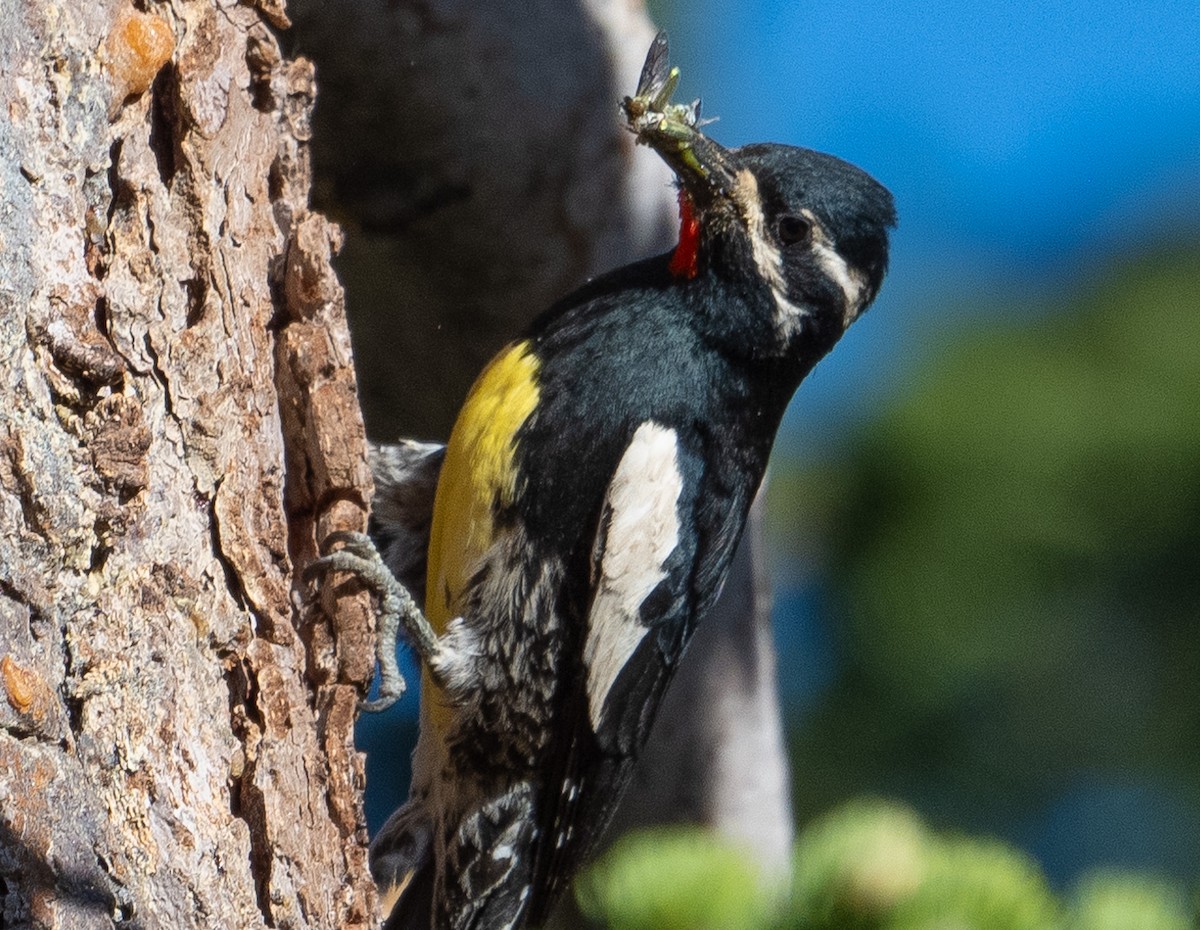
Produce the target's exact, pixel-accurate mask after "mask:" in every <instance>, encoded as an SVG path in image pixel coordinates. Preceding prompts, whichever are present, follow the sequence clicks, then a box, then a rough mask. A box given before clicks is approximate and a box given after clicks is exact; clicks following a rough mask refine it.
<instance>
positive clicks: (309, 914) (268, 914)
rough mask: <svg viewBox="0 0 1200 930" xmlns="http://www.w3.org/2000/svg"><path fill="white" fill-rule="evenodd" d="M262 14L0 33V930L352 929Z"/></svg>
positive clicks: (325, 262)
mask: <svg viewBox="0 0 1200 930" xmlns="http://www.w3.org/2000/svg"><path fill="white" fill-rule="evenodd" d="M275 2H276V0H260V2H259V4H258V5H257V6H252V5H246V4H237V3H234V2H228V0H215V2H214V0H170V2H163V3H153V4H149V8H150V9H151V10H152V12H151V13H150V14H145V13H140V12H137V11H136V10H135V9H134V7H132V6H119V5H117V4H116V3H114V2H111V0H108V2H98V3H78V4H61V5H60V4H57V3H54V2H52V0H26V2H18V3H8V4H6V5H5V6H4V8H3V11H2V12H0V71H2V75H0V211H2V213H0V215H2V216H3V220H2V221H0V377H2V378H3V391H4V395H3V399H4V404H3V409H2V410H0V682H2V684H3V691H4V699H2V700H0V926H4V927H25V926H33V927H64V928H71V930H77V928H88V927H107V926H113V925H114V924H120V925H123V926H138V927H146V928H151V927H172V928H185V927H228V928H238V930H240V928H251V927H268V926H270V927H294V928H333V927H339V928H340V927H365V926H368V925H370V924H371V923H372V921H373V916H372V913H373V910H374V900H373V895H374V892H373V890H372V887H371V884H370V881H369V878H368V876H367V873H366V867H365V846H364V840H365V836H364V834H365V829H364V825H363V818H362V811H361V807H360V798H361V788H362V780H363V775H362V772H363V769H362V760H361V758H360V757H359V756H358V755H357V754H356V752H355V751H354V746H353V742H352V725H353V721H354V716H355V704H356V701H357V700H358V698H359V696H360V695H361V693H362V691H363V689H364V688H365V686H366V684H367V682H368V681H369V679H370V676H371V672H372V668H373V662H372V653H371V642H372V636H371V630H370V625H369V624H370V620H369V617H370V612H369V609H368V606H369V605H368V604H367V601H366V598H365V596H364V595H361V594H354V595H352V596H347V597H346V598H343V599H342V603H341V604H339V605H338V610H337V611H336V612H335V611H333V610H329V611H323V610H317V609H315V608H313V607H312V606H309V605H304V604H302V603H301V599H300V598H299V597H298V596H297V595H298V594H299V593H300V588H299V587H298V584H297V582H296V579H295V574H294V568H295V566H296V565H300V564H303V563H304V562H305V561H306V560H307V559H309V558H310V557H311V556H312V554H313V552H314V541H315V540H316V539H319V538H321V537H322V536H324V534H325V533H327V532H329V531H330V530H334V529H351V530H357V529H362V528H363V526H364V523H365V513H366V501H367V499H368V498H369V494H370V477H369V473H368V472H367V469H366V463H365V458H364V438H363V429H362V422H361V418H360V416H359V413H358V406H357V402H356V399H355V384H354V377H353V371H352V367H351V358H350V345H349V340H348V336H347V331H346V326H345V318H344V313H343V301H342V293H341V288H340V286H339V285H338V283H337V281H336V279H335V278H334V276H333V274H332V271H331V270H330V266H329V260H330V255H331V252H332V251H333V250H334V249H335V248H336V246H337V242H338V233H337V231H336V229H335V228H334V227H332V226H331V225H330V224H329V223H327V222H326V221H325V220H324V219H323V218H322V217H320V216H319V215H316V214H314V213H311V212H309V211H308V209H307V207H306V203H307V198H308V192H309V183H310V175H309V162H308V156H307V152H306V147H307V142H308V126H309V115H310V110H311V107H312V102H313V71H312V68H311V66H310V65H309V64H308V63H307V62H305V61H303V60H296V61H287V60H285V59H284V58H283V57H282V56H281V54H280V52H279V49H278V46H277V44H276V40H275V38H274V35H273V33H272V31H271V29H270V28H269V26H270V25H274V26H283V25H285V24H286V23H285V20H284V18H283V12H282V8H281V6H277V5H275ZM326 606H328V607H332V605H326ZM334 613H336V615H337V617H338V623H337V624H333V623H332V622H330V621H329V620H327V619H326V617H327V616H331V615H333V614H334Z"/></svg>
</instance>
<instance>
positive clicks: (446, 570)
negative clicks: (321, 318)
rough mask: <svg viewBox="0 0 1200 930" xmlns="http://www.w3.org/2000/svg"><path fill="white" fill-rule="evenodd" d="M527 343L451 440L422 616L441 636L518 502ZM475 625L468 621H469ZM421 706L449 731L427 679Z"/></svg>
mask: <svg viewBox="0 0 1200 930" xmlns="http://www.w3.org/2000/svg"><path fill="white" fill-rule="evenodd" d="M530 348H531V347H530V345H529V343H528V342H518V343H514V344H513V345H511V346H509V347H508V348H507V349H504V350H503V351H502V352H501V353H500V354H499V355H497V356H496V357H495V358H494V359H492V361H491V362H490V363H489V364H488V366H487V368H485V369H484V370H483V372H482V374H480V376H479V378H478V379H477V380H476V382H475V385H474V387H472V388H471V391H470V393H469V394H468V395H467V399H466V401H465V402H464V403H463V408H462V410H461V412H460V413H459V415H458V420H457V422H455V424H454V429H453V430H452V431H451V433H450V442H449V443H448V444H447V447H446V460H445V462H444V464H443V465H442V474H441V478H440V480H439V481H438V489H437V495H436V497H435V498H434V506H433V526H432V528H431V530H430V534H429V573H428V575H427V576H426V588H425V592H426V593H425V613H426V615H427V616H428V617H429V621H430V623H432V624H433V628H434V629H435V630H436V631H437V632H438V633H442V632H444V631H445V629H446V624H448V623H449V622H450V621H451V620H453V619H454V618H455V617H457V616H458V605H459V603H460V599H461V597H462V594H463V592H464V590H465V588H466V586H467V583H468V582H469V581H470V579H471V577H472V576H473V575H474V574H475V572H476V570H477V569H478V568H479V565H480V561H481V560H482V559H483V557H484V555H485V554H486V553H487V551H488V550H489V549H490V548H491V546H492V543H493V541H494V538H495V516H494V515H495V512H496V509H497V507H505V506H508V505H511V504H512V502H513V499H514V497H515V494H516V487H517V472H516V451H517V447H516V434H517V431H518V430H519V429H520V428H521V426H522V425H523V424H524V423H525V421H526V420H527V419H528V418H529V415H530V414H531V413H532V412H533V410H534V408H535V407H536V406H537V402H538V360H537V357H536V356H534V355H533V354H532V352H531V351H530ZM467 619H468V620H470V618H467ZM422 694H423V695H424V697H423V698H422V704H423V705H425V707H424V709H425V710H426V712H429V713H432V717H433V722H434V723H435V725H438V726H445V725H446V723H447V722H448V720H447V715H448V712H447V710H446V708H445V706H444V702H443V701H441V700H440V695H439V694H438V693H437V692H436V689H435V688H434V687H433V685H432V683H431V682H430V681H429V676H428V674H426V675H425V679H424V687H423V689H422Z"/></svg>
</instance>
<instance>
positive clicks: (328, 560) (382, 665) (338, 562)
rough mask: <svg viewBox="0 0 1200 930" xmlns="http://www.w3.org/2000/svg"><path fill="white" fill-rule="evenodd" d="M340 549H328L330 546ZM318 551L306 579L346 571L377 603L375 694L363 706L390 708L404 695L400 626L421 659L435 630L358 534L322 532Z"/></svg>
mask: <svg viewBox="0 0 1200 930" xmlns="http://www.w3.org/2000/svg"><path fill="white" fill-rule="evenodd" d="M339 544H340V548H338V549H336V550H333V551H330V550H331V548H332V547H333V546H335V545H339ZM321 551H322V553H323V555H322V556H321V557H320V558H318V559H314V560H313V561H312V562H310V563H309V564H308V565H306V566H305V568H304V573H303V578H304V581H305V582H306V583H308V584H313V583H317V582H319V581H321V580H322V579H324V578H325V577H326V576H327V575H328V574H329V573H330V572H346V573H347V574H350V575H353V576H354V577H355V578H357V579H358V580H359V581H360V582H361V583H362V584H364V585H365V586H366V587H367V588H368V589H369V590H370V591H371V593H372V594H373V595H374V596H375V598H376V600H377V602H378V605H379V606H378V617H377V620H376V637H375V657H376V661H378V663H379V678H380V684H379V697H378V698H376V699H375V700H373V701H367V700H364V701H363V702H362V704H361V707H362V709H363V710H364V711H367V712H370V713H375V712H378V711H381V710H386V709H387V708H389V707H391V706H392V705H393V704H394V703H396V701H397V700H399V699H400V697H401V696H402V695H403V694H404V691H405V688H406V685H405V682H404V676H403V675H401V674H400V667H399V665H398V664H397V662H396V642H397V639H398V637H399V634H400V630H401V629H403V630H404V632H405V634H406V636H407V638H408V640H409V641H410V642H411V643H412V645H413V648H414V649H416V651H417V653H418V655H420V656H421V658H422V659H423V660H428V658H429V657H430V656H431V655H432V654H433V653H434V651H435V650H436V643H437V635H436V634H435V633H434V632H433V628H432V627H431V626H430V624H429V620H428V619H426V617H425V614H424V613H422V612H421V608H420V607H418V606H417V603H416V601H414V600H413V598H412V595H411V594H409V593H408V590H407V589H406V588H405V587H404V586H403V585H401V584H400V582H398V581H397V580H396V578H395V576H394V575H393V574H392V573H391V571H390V570H389V569H388V567H387V566H386V565H385V564H384V563H383V559H382V558H381V557H380V555H379V552H378V550H377V549H376V548H375V544H374V543H372V542H371V538H370V537H369V536H367V535H366V534H364V533H347V532H335V533H330V534H329V535H328V536H327V537H325V540H324V543H323V544H322V547H321Z"/></svg>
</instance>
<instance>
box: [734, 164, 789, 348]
mask: <svg viewBox="0 0 1200 930" xmlns="http://www.w3.org/2000/svg"><path fill="white" fill-rule="evenodd" d="M733 198H734V200H735V201H737V204H738V206H739V207H740V208H741V211H742V219H743V220H745V223H746V231H747V233H749V235H750V250H751V254H752V255H753V256H754V264H755V266H757V268H758V273H759V274H761V275H762V277H763V280H765V281H766V282H767V283H768V284H769V285H770V286H771V296H772V297H773V298H774V299H775V311H776V312H775V322H776V325H777V326H778V327H779V328H780V330H782V331H784V332H787V331H789V330H791V329H792V328H793V327H794V326H795V325H796V321H797V320H798V319H799V318H800V317H802V316H804V315H805V314H806V311H805V309H804V308H803V307H798V306H796V305H795V304H794V303H792V302H791V300H789V299H788V290H787V281H786V280H785V279H784V277H783V255H781V254H780V252H779V247H778V246H777V245H776V244H775V241H774V240H773V239H772V238H771V235H770V233H769V232H767V223H766V218H765V217H764V216H763V212H762V201H761V200H760V199H759V196H758V180H757V179H756V178H755V177H754V175H753V174H752V173H751V172H750V171H749V170H747V169H745V168H743V169H742V170H741V171H739V172H738V174H737V183H736V184H734V187H733Z"/></svg>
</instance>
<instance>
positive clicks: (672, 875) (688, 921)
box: [576, 829, 771, 930]
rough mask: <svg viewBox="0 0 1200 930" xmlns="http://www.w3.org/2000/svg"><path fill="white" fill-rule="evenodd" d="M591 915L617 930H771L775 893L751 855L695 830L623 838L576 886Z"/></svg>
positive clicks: (660, 831)
mask: <svg viewBox="0 0 1200 930" xmlns="http://www.w3.org/2000/svg"><path fill="white" fill-rule="evenodd" d="M576 897H577V899H578V901H579V905H580V909H581V910H582V911H583V913H584V914H585V915H587V916H589V917H591V918H593V919H595V920H597V921H601V920H602V921H603V922H604V924H605V925H606V926H608V927H611V928H612V930H652V928H653V930H722V928H727V927H744V928H746V930H751V928H754V930H757V928H767V927H769V926H770V914H771V909H770V906H769V903H768V899H769V896H766V895H764V894H763V888H762V887H761V886H760V884H759V883H758V881H757V878H756V875H755V870H754V867H753V865H752V864H751V863H749V862H748V861H747V860H746V857H745V855H744V854H743V853H742V852H741V851H739V850H737V849H732V848H730V847H729V846H728V845H726V844H723V843H721V842H719V841H718V840H716V839H715V838H713V837H712V836H711V835H710V834H708V833H705V832H703V831H701V830H694V829H672V830H658V831H650V832H646V833H641V834H633V835H628V836H625V837H623V838H622V839H621V840H620V841H618V842H617V844H616V845H615V846H614V847H613V849H612V850H611V851H610V852H609V853H608V854H607V855H606V856H605V857H604V858H603V859H602V860H601V861H600V862H599V863H597V864H596V865H595V866H593V867H592V868H591V870H590V871H589V872H588V873H587V874H586V875H584V876H583V877H582V878H581V879H580V880H579V881H578V882H576Z"/></svg>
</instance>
